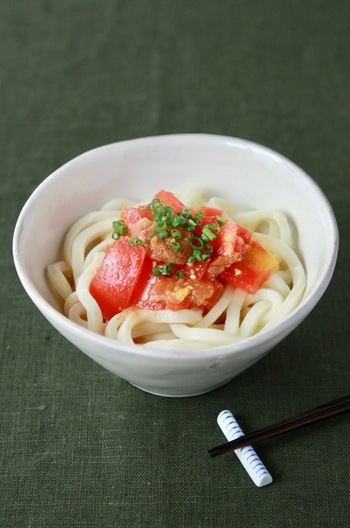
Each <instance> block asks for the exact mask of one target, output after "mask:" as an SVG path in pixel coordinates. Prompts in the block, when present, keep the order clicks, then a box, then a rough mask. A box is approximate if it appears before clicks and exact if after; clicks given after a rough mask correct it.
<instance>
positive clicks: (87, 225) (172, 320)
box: [47, 189, 306, 350]
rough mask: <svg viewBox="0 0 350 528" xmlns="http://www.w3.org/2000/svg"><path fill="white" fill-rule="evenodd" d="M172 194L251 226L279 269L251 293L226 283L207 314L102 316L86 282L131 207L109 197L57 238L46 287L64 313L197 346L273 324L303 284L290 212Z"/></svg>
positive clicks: (129, 336) (141, 341)
mask: <svg viewBox="0 0 350 528" xmlns="http://www.w3.org/2000/svg"><path fill="white" fill-rule="evenodd" d="M177 196H178V197H179V198H180V199H181V200H183V201H184V203H186V204H187V206H188V207H189V208H193V209H198V208H200V207H201V206H202V205H207V206H210V207H216V208H220V209H222V210H223V211H224V215H225V217H227V218H228V219H232V220H233V221H234V222H236V223H237V224H239V225H241V226H242V227H244V228H246V229H248V230H250V231H252V232H253V234H254V238H255V239H256V240H257V241H258V242H259V243H260V244H261V246H262V247H263V248H265V249H266V250H267V251H269V252H270V253H271V254H272V255H273V256H274V257H275V258H276V259H277V261H278V264H279V269H278V271H276V272H275V273H273V275H271V276H270V278H269V279H268V280H267V281H266V282H265V284H264V285H263V287H261V288H260V289H259V290H258V291H257V292H256V293H254V294H250V293H247V292H246V291H244V290H242V289H240V288H234V287H233V286H231V285H229V284H227V285H225V286H224V289H223V292H222V294H221V296H220V297H219V299H218V300H217V302H216V303H215V304H214V306H213V307H211V309H209V310H208V312H207V313H205V314H203V312H202V311H201V310H199V309H198V308H197V309H195V308H192V309H181V310H175V311H172V310H169V309H159V310H148V309H144V308H138V307H132V308H128V309H126V310H123V311H122V312H121V313H118V314H117V315H114V316H113V317H111V319H110V320H109V321H106V320H105V319H104V318H103V315H102V312H101V309H100V307H99V305H98V303H97V302H96V300H95V299H94V297H93V296H92V295H91V293H90V291H89V286H90V283H91V281H92V279H93V277H94V276H95V274H96V272H97V270H98V269H99V267H100V265H101V263H102V261H103V258H104V256H105V253H106V251H107V247H108V246H109V245H110V244H111V232H112V227H111V226H112V223H113V222H114V221H115V220H117V219H118V218H119V217H120V213H121V210H122V209H123V208H124V207H135V204H134V203H132V202H130V201H128V200H119V199H115V200H111V201H109V202H108V203H106V204H105V205H104V206H103V207H102V208H101V209H100V210H99V211H95V212H91V213H88V214H86V215H85V216H83V217H82V218H80V219H79V220H78V221H77V222H75V223H74V224H73V225H72V227H71V228H70V229H69V231H68V232H67V234H66V236H65V238H64V241H63V249H62V256H63V258H62V259H61V260H59V261H57V262H55V263H53V264H50V265H49V266H48V268H47V279H48V282H49V284H50V287H51V289H52V290H53V291H54V293H55V295H56V296H57V298H58V299H59V301H60V303H61V305H62V311H63V313H64V314H65V315H66V316H67V317H68V318H69V319H71V320H72V321H73V322H75V323H76V324H78V325H80V326H83V327H85V328H87V329H89V330H91V331H93V332H96V333H98V334H100V335H105V336H106V337H108V338H110V339H114V340H118V341H122V342H124V343H127V344H136V345H142V346H144V347H147V348H153V349H173V350H197V349H203V348H210V347H216V346H222V345H226V344H231V343H235V342H237V341H239V340H241V339H246V338H249V337H250V336H253V335H255V334H256V333H257V332H261V331H264V330H265V329H268V328H271V327H272V326H273V325H275V324H276V323H278V321H280V320H281V319H283V318H285V317H287V316H288V314H290V313H291V312H292V311H293V310H294V309H295V308H296V307H297V306H298V304H299V303H300V302H301V299H302V297H303V294H304V291H305V286H306V275H305V271H304V268H303V265H302V263H301V261H300V259H299V257H298V256H297V254H296V252H295V251H294V249H293V248H292V241H293V237H292V231H291V229H290V225H289V222H288V219H287V218H286V216H285V215H284V214H283V213H282V212H281V211H277V210H254V211H246V210H243V208H242V206H239V207H237V208H235V205H234V204H229V203H227V202H226V201H225V200H223V199H221V198H216V197H214V198H211V199H210V200H209V201H208V202H205V201H204V200H203V198H202V196H201V193H200V192H199V191H198V189H189V190H186V191H184V192H183V193H182V194H179V195H177Z"/></svg>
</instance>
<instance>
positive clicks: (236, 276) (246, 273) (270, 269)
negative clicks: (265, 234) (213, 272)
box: [219, 239, 278, 293]
mask: <svg viewBox="0 0 350 528" xmlns="http://www.w3.org/2000/svg"><path fill="white" fill-rule="evenodd" d="M277 270H278V262H277V260H276V259H275V257H274V256H273V255H271V253H269V252H268V251H266V249H264V248H263V247H262V246H261V245H260V244H259V243H258V242H257V241H256V240H254V239H252V240H251V242H250V247H249V248H248V249H247V251H246V252H245V253H244V256H243V260H241V261H239V262H235V263H234V264H232V265H231V266H230V267H229V268H226V269H225V270H224V271H223V272H222V273H221V274H220V276H219V279H221V280H222V281H223V282H226V283H229V284H232V286H234V287H235V288H241V289H242V290H245V291H247V292H248V293H255V292H256V291H257V290H258V289H259V288H261V287H262V285H263V284H264V283H265V282H266V281H267V280H268V279H269V277H270V276H271V275H272V273H274V272H275V271H277Z"/></svg>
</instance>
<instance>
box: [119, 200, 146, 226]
mask: <svg viewBox="0 0 350 528" xmlns="http://www.w3.org/2000/svg"><path fill="white" fill-rule="evenodd" d="M145 217H147V218H152V211H148V210H147V206H146V205H138V206H137V207H125V209H122V211H121V213H120V220H123V222H124V224H125V225H127V226H128V227H130V226H132V225H133V224H136V222H138V221H139V220H141V218H145Z"/></svg>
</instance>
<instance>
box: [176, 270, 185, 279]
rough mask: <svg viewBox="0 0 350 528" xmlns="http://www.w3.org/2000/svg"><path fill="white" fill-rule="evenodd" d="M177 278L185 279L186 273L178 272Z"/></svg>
mask: <svg viewBox="0 0 350 528" xmlns="http://www.w3.org/2000/svg"><path fill="white" fill-rule="evenodd" d="M176 277H177V278H178V279H183V277H184V272H183V271H182V270H177V272H176Z"/></svg>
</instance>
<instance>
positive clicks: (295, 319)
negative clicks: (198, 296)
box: [12, 133, 339, 360]
mask: <svg viewBox="0 0 350 528" xmlns="http://www.w3.org/2000/svg"><path fill="white" fill-rule="evenodd" d="M174 140H175V141H176V140H180V141H186V140H192V141H193V140H194V141H196V142H201V141H209V142H216V143H225V144H227V145H228V146H230V145H231V146H239V145H241V146H246V147H251V148H252V149H254V150H255V151H256V150H258V151H260V152H263V153H265V154H268V155H269V156H273V157H275V158H278V159H279V160H280V161H282V162H283V163H287V164H289V165H291V166H292V167H293V168H294V169H295V170H296V171H297V172H298V173H299V175H300V177H302V178H304V179H307V180H308V181H309V183H310V184H311V186H312V187H313V189H314V191H315V192H316V193H317V194H318V197H319V198H320V199H321V201H322V202H323V205H324V206H325V211H326V213H327V216H328V220H329V223H330V228H331V229H330V232H331V240H332V241H333V246H332V251H331V252H330V254H329V256H328V259H327V260H328V264H327V266H326V267H325V269H324V271H323V274H322V275H321V277H320V279H319V281H318V285H317V288H313V289H312V290H311V291H310V292H309V293H308V296H307V298H303V299H302V301H301V303H300V304H299V305H298V306H297V307H296V308H295V310H293V312H292V313H291V314H289V315H288V316H287V317H286V318H285V319H283V320H282V321H280V322H278V323H277V324H276V325H275V326H273V327H271V328H269V329H267V330H262V331H261V332H258V333H257V334H255V335H253V336H251V337H248V338H245V339H243V340H241V341H238V342H237V343H231V344H227V345H222V346H216V347H210V348H205V349H200V350H172V349H152V348H144V347H143V346H141V345H136V344H134V345H132V344H128V343H123V342H119V341H114V340H113V339H111V338H108V337H106V336H103V335H99V334H96V333H94V332H93V331H91V330H89V329H87V328H84V327H81V326H80V325H78V324H77V323H74V322H73V321H71V320H70V319H68V318H67V317H66V316H65V315H64V314H62V313H61V312H59V311H58V310H57V309H56V308H54V307H53V306H52V305H51V304H50V303H49V302H48V301H47V300H46V299H44V298H43V297H42V295H41V294H40V293H39V292H38V290H37V288H36V287H35V285H34V284H33V282H32V280H31V279H30V277H29V276H28V274H27V273H26V271H25V269H24V267H23V266H22V262H21V257H20V255H19V238H20V232H21V225H22V224H23V221H24V219H25V216H26V214H27V211H28V210H29V209H30V207H31V204H32V202H33V201H34V200H35V199H36V197H37V196H38V195H39V194H40V193H41V192H42V190H43V189H44V188H45V186H46V185H48V184H50V183H51V181H52V180H53V179H57V178H58V177H59V176H60V173H61V172H62V171H65V170H66V169H67V168H69V167H70V166H71V165H73V164H75V163H76V162H78V161H79V159H81V158H83V157H86V156H90V155H93V154H95V153H97V152H98V151H103V150H105V149H107V148H115V147H117V148H118V147H119V146H120V147H123V146H125V145H127V144H136V143H148V142H152V141H164V142H167V141H170V142H171V141H174ZM338 251H339V230H338V225H337V221H336V217H335V214H334V211H333V208H332V206H331V204H330V202H329V200H328V198H327V196H326V195H325V194H324V192H323V190H322V189H321V187H320V186H319V184H318V183H317V182H316V181H315V180H314V179H313V178H312V177H311V176H310V175H309V174H308V173H306V172H305V171H304V170H303V169H302V168H301V167H299V166H298V165H297V164H296V163H294V162H293V161H291V160H290V159H289V158H287V157H286V156H284V155H283V154H280V153H279V152H277V151H275V150H273V149H272V148H270V147H267V146H265V145H262V144H259V143H256V142H254V141H251V140H247V139H243V138H238V137H233V136H227V135H220V134H210V133H175V134H162V135H154V136H145V137H137V138H130V139H123V140H121V141H115V142H111V143H107V144H105V145H100V146H97V147H94V148H92V149H89V150H87V151H85V152H82V153H81V154H79V155H77V156H75V157H74V158H72V159H71V160H69V161H67V162H65V163H64V164H63V165H61V166H60V167H58V168H57V169H56V170H55V171H54V172H52V173H51V174H49V175H48V176H46V177H45V178H44V179H43V180H42V181H41V182H40V183H39V185H38V186H37V187H36V188H35V189H34V190H33V192H32V193H31V194H30V195H29V196H28V198H27V200H26V201H25V203H24V205H23V207H22V209H21V210H20V213H19V216H18V218H17V221H16V223H15V227H14V232H13V238H12V256H13V261H14V265H15V269H16V272H17V275H18V277H19V280H20V282H21V283H22V286H23V288H24V290H25V291H26V292H27V294H28V296H29V297H30V299H31V300H32V302H33V303H34V304H35V305H36V307H37V308H38V309H39V311H40V312H41V313H42V315H43V316H44V317H45V318H47V319H48V320H49V321H50V322H51V324H52V321H57V322H58V323H59V326H60V328H62V330H63V329H64V331H65V335H67V334H74V335H75V336H76V337H77V338H81V339H83V340H87V339H88V340H89V341H90V342H91V344H95V345H96V351H98V350H99V345H103V350H104V352H106V350H108V352H112V353H113V354H115V351H116V350H121V349H122V350H123V351H124V352H126V353H128V354H133V355H135V356H139V355H143V356H145V355H146V356H148V357H154V358H160V357H164V354H166V355H167V358H169V356H170V357H172V356H173V357H174V358H175V357H176V358H180V357H181V359H182V360H186V359H191V360H193V358H195V357H196V356H197V357H198V358H202V359H203V356H204V357H207V358H210V357H213V356H215V357H217V355H218V353H219V354H220V356H225V355H231V354H238V353H241V352H242V353H243V352H244V351H246V350H247V349H251V348H255V347H257V346H259V345H261V344H263V343H265V342H267V341H271V342H272V341H274V340H276V338H278V336H279V335H280V334H283V333H284V334H285V335H287V334H288V333H289V332H290V331H292V330H293V329H294V328H295V327H296V326H297V325H298V324H300V323H301V322H302V321H303V320H304V319H305V318H306V317H307V315H309V313H310V312H311V311H312V309H313V308H314V307H315V306H316V304H317V303H318V302H319V300H320V299H321V297H322V296H323V294H324V292H325V291H326V289H327V287H328V286H329V283H330V282H331V279H332V277H333V273H334V270H335V266H336V262H337V256H338ZM290 329H291V330H290ZM60 331H61V330H60ZM62 333H63V332H62Z"/></svg>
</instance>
